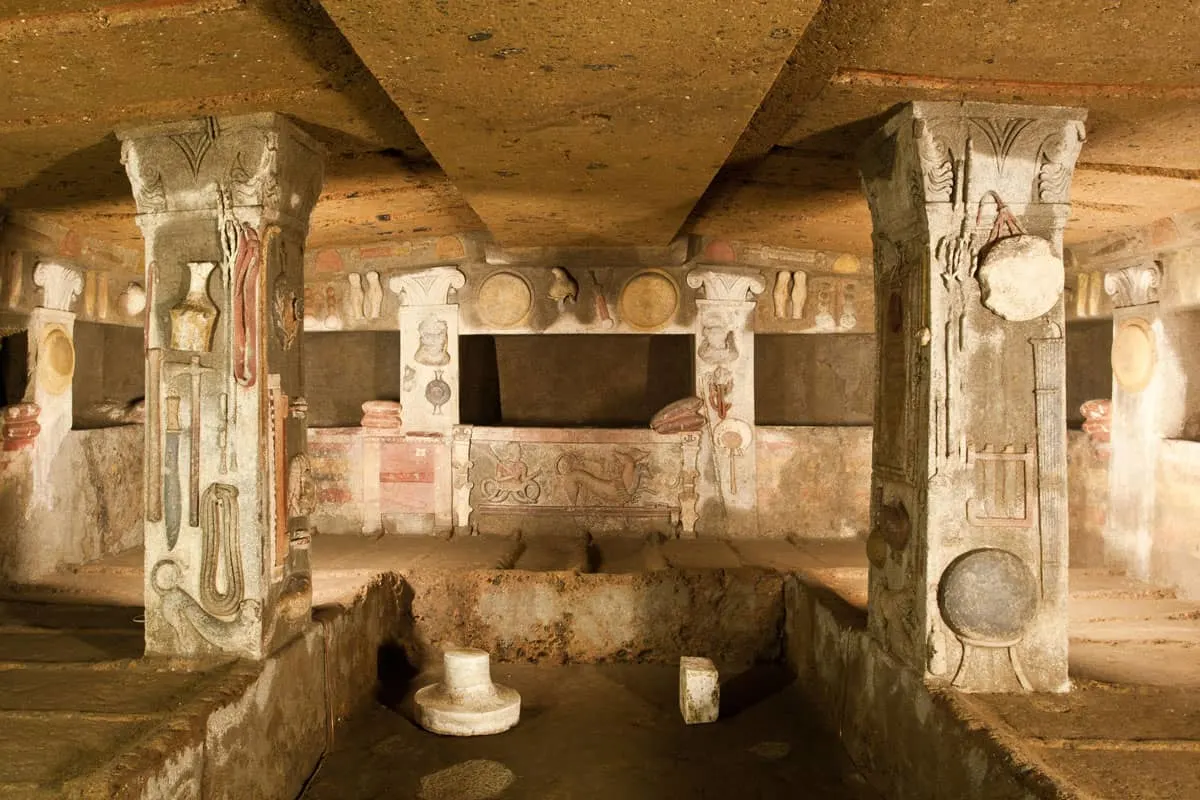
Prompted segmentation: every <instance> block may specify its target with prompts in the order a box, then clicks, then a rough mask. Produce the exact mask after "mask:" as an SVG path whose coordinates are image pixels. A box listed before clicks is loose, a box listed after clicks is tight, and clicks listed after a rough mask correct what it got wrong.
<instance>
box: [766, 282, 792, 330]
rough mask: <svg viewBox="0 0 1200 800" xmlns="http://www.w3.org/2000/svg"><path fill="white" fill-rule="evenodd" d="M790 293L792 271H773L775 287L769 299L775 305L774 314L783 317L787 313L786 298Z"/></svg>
mask: <svg viewBox="0 0 1200 800" xmlns="http://www.w3.org/2000/svg"><path fill="white" fill-rule="evenodd" d="M791 293H792V273H790V272H787V271H786V270H780V271H779V272H776V273H775V288H774V290H772V292H771V300H772V302H773V304H774V306H775V316H776V317H777V318H779V319H783V318H785V317H786V316H787V313H788V300H789V299H790V298H791Z"/></svg>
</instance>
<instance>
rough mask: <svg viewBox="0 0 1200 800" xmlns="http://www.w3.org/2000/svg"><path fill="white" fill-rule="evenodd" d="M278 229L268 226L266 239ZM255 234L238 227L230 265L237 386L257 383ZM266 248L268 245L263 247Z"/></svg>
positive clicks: (257, 261)
mask: <svg viewBox="0 0 1200 800" xmlns="http://www.w3.org/2000/svg"><path fill="white" fill-rule="evenodd" d="M278 230H279V229H278V227H276V226H271V227H270V228H268V230H267V234H266V238H268V239H270V238H273V236H274V233H275V232H278ZM261 244H262V242H260V240H259V237H258V231H256V230H254V228H252V227H251V226H250V225H249V224H247V223H242V226H241V230H240V231H239V232H238V234H237V249H236V252H237V256H236V259H235V262H234V265H233V298H232V299H233V375H234V378H235V380H237V382H238V384H239V385H241V386H247V387H249V386H253V385H254V384H255V382H256V381H257V380H258V313H257V309H258V307H259V296H258V275H259V270H260V269H261V268H262V266H261V265H262V259H261V258H260V251H261V248H260V245H261ZM267 244H268V245H269V242H268V243H267Z"/></svg>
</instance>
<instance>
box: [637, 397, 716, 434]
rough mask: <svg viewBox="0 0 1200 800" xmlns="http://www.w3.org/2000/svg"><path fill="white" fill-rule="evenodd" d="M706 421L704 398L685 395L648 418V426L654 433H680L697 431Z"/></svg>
mask: <svg viewBox="0 0 1200 800" xmlns="http://www.w3.org/2000/svg"><path fill="white" fill-rule="evenodd" d="M706 422H707V420H706V419H705V417H704V400H702V399H701V398H699V397H685V398H683V399H682V400H676V401H675V402H673V403H668V404H667V405H666V406H664V407H663V408H661V409H660V410H659V411H658V412H657V413H656V414H655V415H654V416H653V417H651V418H650V428H651V429H652V430H653V431H654V432H655V433H663V434H669V433H681V432H685V431H698V430H700V429H701V428H703V427H704V426H705V424H706Z"/></svg>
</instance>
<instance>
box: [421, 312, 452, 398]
mask: <svg viewBox="0 0 1200 800" xmlns="http://www.w3.org/2000/svg"><path fill="white" fill-rule="evenodd" d="M417 332H418V335H419V337H420V341H419V343H418V345H417V351H416V352H415V353H414V354H413V361H415V362H417V363H418V364H424V365H425V366H427V367H444V366H446V365H447V364H449V363H450V350H449V342H450V333H449V325H447V323H446V320H444V319H438V318H437V317H426V318H425V319H423V320H422V321H421V324H420V325H419V326H417ZM430 402H431V403H432V402H433V401H432V400H430ZM443 402H445V401H443Z"/></svg>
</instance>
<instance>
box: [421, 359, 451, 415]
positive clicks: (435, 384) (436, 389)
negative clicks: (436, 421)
mask: <svg viewBox="0 0 1200 800" xmlns="http://www.w3.org/2000/svg"><path fill="white" fill-rule="evenodd" d="M451 394H452V390H451V389H450V384H448V383H446V381H445V379H444V378H442V370H440V369H439V370H437V371H436V372H434V373H433V380H431V381H430V382H429V383H427V384H425V399H426V400H427V401H428V402H429V405H431V406H433V413H434V414H441V413H442V406H444V405H446V403H449V402H450V396H451Z"/></svg>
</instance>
